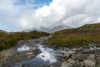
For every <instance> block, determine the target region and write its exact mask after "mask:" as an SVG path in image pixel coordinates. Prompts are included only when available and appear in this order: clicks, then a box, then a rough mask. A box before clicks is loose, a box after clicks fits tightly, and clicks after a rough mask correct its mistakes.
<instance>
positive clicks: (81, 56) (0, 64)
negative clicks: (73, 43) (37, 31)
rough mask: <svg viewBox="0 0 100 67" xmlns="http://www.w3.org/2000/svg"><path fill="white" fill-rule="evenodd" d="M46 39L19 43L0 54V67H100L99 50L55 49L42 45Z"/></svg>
mask: <svg viewBox="0 0 100 67" xmlns="http://www.w3.org/2000/svg"><path fill="white" fill-rule="evenodd" d="M47 38H48V37H42V38H39V39H34V40H26V41H20V42H19V43H18V45H17V46H15V47H13V48H11V49H9V50H6V51H3V52H1V53H0V67H100V48H99V47H95V46H92V45H90V46H89V47H88V48H86V47H84V48H83V47H81V48H65V47H64V48H55V47H50V46H47V45H45V44H44V43H43V41H44V40H46V39H47Z"/></svg>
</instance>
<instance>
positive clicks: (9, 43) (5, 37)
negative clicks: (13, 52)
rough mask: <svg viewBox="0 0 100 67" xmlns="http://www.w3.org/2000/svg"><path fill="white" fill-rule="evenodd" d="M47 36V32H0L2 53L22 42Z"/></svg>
mask: <svg viewBox="0 0 100 67" xmlns="http://www.w3.org/2000/svg"><path fill="white" fill-rule="evenodd" d="M47 35H49V34H48V33H45V32H37V31H31V32H12V33H11V32H10V33H8V32H4V31H0V51H1V50H4V49H8V48H11V47H13V46H14V45H16V44H17V42H18V41H20V40H28V39H34V38H39V37H42V36H47Z"/></svg>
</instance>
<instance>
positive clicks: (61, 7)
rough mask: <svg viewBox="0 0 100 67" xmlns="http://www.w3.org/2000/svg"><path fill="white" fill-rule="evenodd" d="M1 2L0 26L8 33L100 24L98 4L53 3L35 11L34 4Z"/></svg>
mask: <svg viewBox="0 0 100 67" xmlns="http://www.w3.org/2000/svg"><path fill="white" fill-rule="evenodd" d="M15 2H16V0H0V24H2V25H8V27H9V30H10V31H19V30H32V29H33V30H41V28H43V29H42V30H44V31H45V29H44V28H46V29H52V28H53V27H56V26H57V25H64V26H71V27H79V26H82V25H84V24H91V23H95V22H99V21H100V18H99V17H100V8H99V6H100V0H53V1H52V2H51V3H50V4H49V5H44V6H43V7H40V8H38V9H34V8H33V7H34V6H36V5H35V4H30V3H28V4H25V5H14V3H15Z"/></svg>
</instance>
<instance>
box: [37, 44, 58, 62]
mask: <svg viewBox="0 0 100 67" xmlns="http://www.w3.org/2000/svg"><path fill="white" fill-rule="evenodd" d="M38 48H39V49H40V51H41V53H40V54H39V55H38V56H37V58H40V59H42V60H43V61H44V62H49V63H55V62H56V61H57V59H56V57H55V53H54V52H55V51H54V50H53V49H51V48H46V47H45V48H44V47H43V46H42V45H38Z"/></svg>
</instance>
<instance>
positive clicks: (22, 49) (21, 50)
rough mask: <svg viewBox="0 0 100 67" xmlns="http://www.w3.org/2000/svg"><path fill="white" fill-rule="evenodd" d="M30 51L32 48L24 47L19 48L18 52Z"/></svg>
mask: <svg viewBox="0 0 100 67" xmlns="http://www.w3.org/2000/svg"><path fill="white" fill-rule="evenodd" d="M29 50H30V47H29V46H26V45H23V46H22V47H20V48H17V51H18V52H23V51H29Z"/></svg>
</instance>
